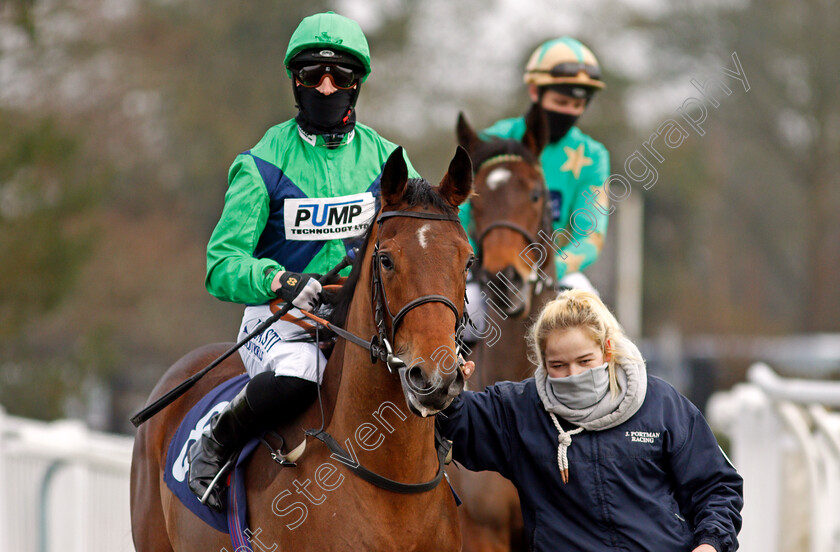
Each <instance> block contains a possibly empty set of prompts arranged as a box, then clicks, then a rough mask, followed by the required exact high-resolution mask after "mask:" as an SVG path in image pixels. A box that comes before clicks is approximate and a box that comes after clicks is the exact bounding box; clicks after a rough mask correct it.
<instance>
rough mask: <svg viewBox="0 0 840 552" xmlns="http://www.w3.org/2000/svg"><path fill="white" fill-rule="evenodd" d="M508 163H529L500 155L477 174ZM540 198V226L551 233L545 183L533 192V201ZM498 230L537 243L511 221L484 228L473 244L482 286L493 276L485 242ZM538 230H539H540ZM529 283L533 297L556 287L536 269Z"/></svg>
mask: <svg viewBox="0 0 840 552" xmlns="http://www.w3.org/2000/svg"><path fill="white" fill-rule="evenodd" d="M508 162H523V163H527V161H525V159H524V158H523V157H521V156H518V155H510V154H505V155H499V156H496V157H491V158H490V159H488V160H487V161H485V162H484V163H481V164H480V165H479V166H478V167H477V168H476V171H475V172H476V174H477V173H478V171H480V170H481V169H482V168H484V167H486V166H488V165H494V164H496V163H508ZM536 168H537V170H539V171H540V172H542V169H541V168H539V167H536ZM540 198H542V200H543V208H542V220H541V221H540V225H541V226H540V228H544V229H548V230H549V231H550V229H551V209H550V208H549V206H550V204H551V198H550V196H549V192H548V186H546V185H545V184H544V183H543V185H542V186H541V187H539V188H535V189H534V190H533V191H532V192H531V201H539V200H540ZM497 228H507V229H508V230H513V231H514V232H516V233H517V234H519V235H520V236H522V237H523V238H525V241H526V242H527V243H528V244H533V243H537V237H536V236H534V235H533V234H532V233H531V232H529V231H528V230H527V229H525V228H523V227H522V226H520V225H519V224H516V223H515V222H512V221H510V220H497V221H494V222H491V223H490V224H488V225H487V226H486V227H485V228H484V230H482V231H481V233H480V234H479V235H478V236H477V237H476V236H473V243H475V248H476V256H477V257H478V260H477V262H476V267H475V270H474V273H475V275H476V279H477V280H478V281H479V283H481V284H482V285H486V284H487V282H489V281H490V278H491V275H490V274H489V273H488V272H487V270H486V269H485V268H484V266H483V262H482V260H483V244H484V240H485V238H487V235H488V234H489V233H490V232H492V231H493V230H496V229H497ZM538 230H539V228H538ZM527 283H528V284H532V285H533V287H532V290H533V295H534V296H537V295H539V294H540V293H542V291H543V289H544V288H545V287H552V286H553V285H554V282H553V281H552V280H551V279H548V280H545V281H544V280H543V279H542V278H540V277H539V273H538V271H537V269H536V268H532V269H531V275H530V276H529V277H528V282H527Z"/></svg>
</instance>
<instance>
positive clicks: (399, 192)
mask: <svg viewBox="0 0 840 552" xmlns="http://www.w3.org/2000/svg"><path fill="white" fill-rule="evenodd" d="M406 182H408V167H407V166H406V164H405V157H403V149H402V146H397V149H395V150H394V151H393V152H391V155H390V156H388V160H387V161H385V168H383V169H382V179H381V180H380V183H379V184H380V189H381V196H382V204H383V205H397V204H399V203H400V201H402V197H403V193H405V185H406Z"/></svg>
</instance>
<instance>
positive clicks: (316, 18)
mask: <svg viewBox="0 0 840 552" xmlns="http://www.w3.org/2000/svg"><path fill="white" fill-rule="evenodd" d="M319 48H322V49H323V50H322V51H321V52H320V53H321V54H322V55H321V56H320V60H321V61H325V62H326V61H330V60H334V61H337V62H340V61H344V60H343V59H341V58H342V57H344V56H342V54H350V55H352V56H353V57H354V58H355V60H356V61H357V62H358V63H361V64H362V67H363V69H364V72H365V75H364V76H363V77H362V78H361V81H362V82H364V81H365V80H366V79H367V77H368V75H369V74H370V48H368V43H367V39H366V38H365V34H364V33H363V32H362V28H361V27H359V24H358V23H356V22H355V21H353V20H352V19H348V18H347V17H344V16H342V15H338V14H337V13H334V12H326V13H318V14H315V15H310V16H309V17H305V18H304V19H303V21H301V22H300V25H298V27H297V29H295V32H294V33H292V38H291V39H289V47H288V48H287V49H286V57H285V59H284V61H283V63H284V64H285V65H286V74H287V75H289V78H292V72H291V70H290V69H289V66H290V64H291V62H292V58H294V57H295V56H296V55H298V54H299V53H301V52H303V51H304V50H313V49H319Z"/></svg>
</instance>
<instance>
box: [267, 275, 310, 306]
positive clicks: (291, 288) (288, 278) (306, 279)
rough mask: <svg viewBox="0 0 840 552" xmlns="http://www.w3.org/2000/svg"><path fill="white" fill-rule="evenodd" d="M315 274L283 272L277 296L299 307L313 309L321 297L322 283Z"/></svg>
mask: <svg viewBox="0 0 840 552" xmlns="http://www.w3.org/2000/svg"><path fill="white" fill-rule="evenodd" d="M313 276H317V275H310V274H298V273H297V272H284V273H282V274H281V275H280V288H279V289H277V291H276V293H277V297H280V298H281V299H283V300H284V301H285V302H287V303H291V304H292V305H294V306H296V307H297V308H299V309H307V310H313V309H314V308H315V307H317V306H318V303H319V302H320V299H321V284H320V283H319V282H318V280H316V279H315V278H313Z"/></svg>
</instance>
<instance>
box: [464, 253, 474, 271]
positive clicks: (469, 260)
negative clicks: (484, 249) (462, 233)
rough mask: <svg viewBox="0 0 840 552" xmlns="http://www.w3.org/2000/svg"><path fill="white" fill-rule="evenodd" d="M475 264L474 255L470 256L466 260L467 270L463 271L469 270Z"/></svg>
mask: <svg viewBox="0 0 840 552" xmlns="http://www.w3.org/2000/svg"><path fill="white" fill-rule="evenodd" d="M474 264H475V255H470V258H469V259H468V260H467V268H466V269H465V270H469V269H471V268H472V267H473V265H474Z"/></svg>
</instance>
